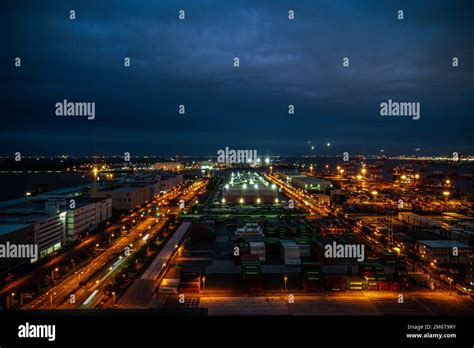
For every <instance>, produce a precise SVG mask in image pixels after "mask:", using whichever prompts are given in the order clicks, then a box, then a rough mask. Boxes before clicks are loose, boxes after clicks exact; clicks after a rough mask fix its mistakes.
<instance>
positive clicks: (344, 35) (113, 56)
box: [0, 0, 474, 156]
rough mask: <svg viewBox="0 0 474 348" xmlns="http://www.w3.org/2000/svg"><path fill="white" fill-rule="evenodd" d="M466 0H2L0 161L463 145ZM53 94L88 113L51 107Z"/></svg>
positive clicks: (468, 33) (469, 8)
mask: <svg viewBox="0 0 474 348" xmlns="http://www.w3.org/2000/svg"><path fill="white" fill-rule="evenodd" d="M473 4H474V2H473V1H470V0H466V1H459V0H446V1H431V0H430V1H423V0H409V1H388V0H373V1H364V0H362V1H355V0H354V1H352V0H344V1H343V0H339V1H338V0H324V1H317V0H311V1H300V0H298V1H262V0H253V1H239V0H237V1H224V0H222V1H203V0H190V1H181V0H175V1H161V0H160V1H155V0H150V1H137V0H133V1H132V0H130V1H125V0H119V1H101V0H97V1H92V0H91V1H45V0H42V1H37V0H31V1H22V0H12V1H10V0H7V1H6V0H2V1H1V2H0V29H1V32H0V35H1V40H0V81H1V88H0V103H1V109H0V110H1V128H0V155H13V153H14V152H16V151H20V152H21V153H22V155H24V156H27V155H42V154H72V155H93V154H98V155H106V154H123V153H124V152H126V151H128V152H130V153H131V154H132V156H133V155H177V154H179V155H210V154H212V155H215V154H216V152H217V150H219V149H223V148H225V147H226V146H229V147H230V148H234V149H258V151H259V154H265V155H277V154H281V155H309V154H314V155H338V154H342V152H345V151H347V152H349V153H358V154H377V153H380V150H381V149H384V150H385V153H386V154H389V155H396V154H408V155H410V154H417V155H427V154H450V153H452V152H454V151H457V152H463V153H465V154H470V155H472V154H473V153H474V144H473V142H472V134H473V133H474V127H473V123H474V122H473V119H472V117H473V112H472V111H473V98H472V96H473V91H474V69H473V63H474V62H473V58H474V50H473V42H474V29H473V27H474V24H473V15H474V5H473ZM71 9H73V10H75V11H76V19H75V20H70V19H69V10H71ZM180 9H183V10H185V11H186V19H185V20H184V21H181V20H179V19H178V11H179V10H180ZM290 9H293V10H294V11H295V19H294V20H293V21H291V20H288V10H290ZM399 9H402V10H403V11H404V17H405V19H404V20H398V19H397V10H399ZM15 57H21V59H22V66H21V68H16V67H15V66H14V63H15ZM124 57H130V58H131V67H129V68H126V67H124V64H123V59H124ZM234 57H238V58H239V59H240V67H238V68H235V67H234V66H233V59H234ZM343 57H349V59H350V67H347V68H346V67H343V65H342V59H343ZM452 57H458V58H459V67H457V68H453V67H452ZM63 99H67V100H68V101H81V102H82V101H84V102H95V103H96V117H95V119H94V120H87V118H86V117H82V118H81V117H57V116H56V115H55V107H54V105H55V103H57V102H60V101H62V100H63ZM387 99H392V100H396V101H410V102H420V103H421V118H420V119H419V120H417V121H416V120H412V119H411V118H409V117H391V118H390V117H382V116H380V114H379V111H380V103H381V102H383V101H386V100H387ZM180 104H184V105H185V107H186V114H185V115H180V114H179V113H178V106H179V105H180ZM289 104H293V105H294V106H295V114H294V115H288V105H289ZM308 141H311V144H308ZM327 142H330V143H331V146H330V147H327V146H326V143H327ZM310 146H315V149H314V150H311V148H310ZM417 148H419V149H421V150H418V151H415V149H417Z"/></svg>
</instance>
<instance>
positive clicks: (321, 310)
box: [200, 292, 474, 316]
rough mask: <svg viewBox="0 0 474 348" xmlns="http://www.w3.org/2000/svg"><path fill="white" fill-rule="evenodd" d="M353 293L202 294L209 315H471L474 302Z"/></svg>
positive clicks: (444, 295) (446, 296) (439, 294)
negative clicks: (289, 294) (401, 298)
mask: <svg viewBox="0 0 474 348" xmlns="http://www.w3.org/2000/svg"><path fill="white" fill-rule="evenodd" d="M403 296H404V298H403V303H399V298H398V294H397V293H393V292H377V293H370V292H367V293H365V292H352V293H348V292H346V293H340V294H329V295H325V294H321V295H295V297H294V303H289V302H288V297H287V296H286V297H284V296H283V295H281V296H275V295H271V296H259V297H244V296H228V297H226V296H219V295H218V296H201V299H200V307H201V308H208V311H209V315H323V316H324V315H472V314H473V313H474V301H472V300H470V299H467V298H466V297H461V296H458V295H454V294H453V295H449V294H448V293H445V292H430V293H422V292H420V293H404V294H403Z"/></svg>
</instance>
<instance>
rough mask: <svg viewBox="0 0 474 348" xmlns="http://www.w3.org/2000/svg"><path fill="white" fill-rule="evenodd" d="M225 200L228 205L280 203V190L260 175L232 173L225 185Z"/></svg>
mask: <svg viewBox="0 0 474 348" xmlns="http://www.w3.org/2000/svg"><path fill="white" fill-rule="evenodd" d="M223 191H224V192H223V199H224V202H225V203H228V204H260V203H270V204H275V203H278V189H277V187H276V185H275V184H270V183H269V182H268V181H267V180H265V179H264V178H263V177H262V176H261V175H259V174H258V173H248V172H237V173H232V174H231V176H230V180H229V181H228V182H227V183H226V184H225V185H224V190H223Z"/></svg>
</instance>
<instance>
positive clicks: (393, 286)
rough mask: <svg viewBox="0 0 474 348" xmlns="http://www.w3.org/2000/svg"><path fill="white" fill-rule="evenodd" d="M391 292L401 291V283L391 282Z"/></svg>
mask: <svg viewBox="0 0 474 348" xmlns="http://www.w3.org/2000/svg"><path fill="white" fill-rule="evenodd" d="M390 290H391V291H400V282H398V281H396V280H392V281H391V282H390Z"/></svg>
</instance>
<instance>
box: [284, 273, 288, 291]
mask: <svg viewBox="0 0 474 348" xmlns="http://www.w3.org/2000/svg"><path fill="white" fill-rule="evenodd" d="M283 279H284V280H285V292H286V282H287V281H288V277H287V276H285V277H284V278H283Z"/></svg>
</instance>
